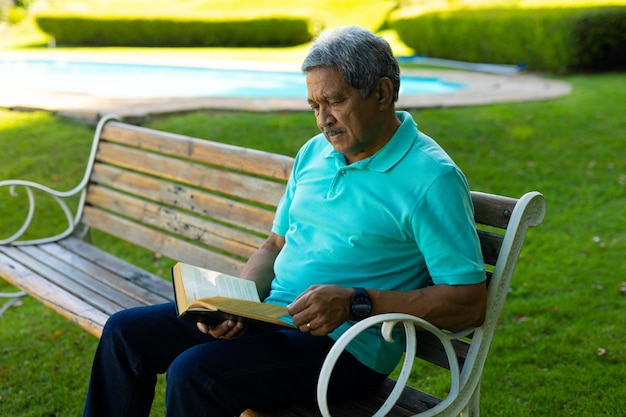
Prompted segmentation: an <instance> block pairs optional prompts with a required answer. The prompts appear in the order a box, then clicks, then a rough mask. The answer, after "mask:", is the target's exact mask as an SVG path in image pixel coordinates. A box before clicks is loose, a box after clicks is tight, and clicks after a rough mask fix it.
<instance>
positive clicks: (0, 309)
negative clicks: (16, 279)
mask: <svg viewBox="0 0 626 417" xmlns="http://www.w3.org/2000/svg"><path fill="white" fill-rule="evenodd" d="M25 295H26V293H25V292H22V291H17V292H0V298H11V300H9V301H7V302H6V303H5V304H4V305H3V306H2V307H0V317H2V314H4V312H5V311H7V310H8V309H9V307H11V306H12V305H13V304H15V303H17V302H18V301H19V298H20V297H24V296H25Z"/></svg>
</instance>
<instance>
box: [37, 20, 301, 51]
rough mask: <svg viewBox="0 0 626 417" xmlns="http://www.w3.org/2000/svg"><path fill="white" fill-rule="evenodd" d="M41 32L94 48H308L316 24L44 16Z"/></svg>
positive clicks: (268, 21) (295, 21) (40, 23)
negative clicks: (302, 45) (307, 44)
mask: <svg viewBox="0 0 626 417" xmlns="http://www.w3.org/2000/svg"><path fill="white" fill-rule="evenodd" d="M36 22H37V24H38V25H39V27H40V28H41V29H42V30H43V31H44V32H46V33H47V34H49V35H50V36H52V37H53V38H54V39H55V40H56V42H57V43H59V44H68V45H91V46H150V47H154V46H160V47H198V46H231V47H232V46H257V47H261V46H263V47H268V46H273V47H278V46H291V45H298V44H302V43H306V42H308V41H310V40H311V38H312V37H313V25H312V24H311V23H310V21H309V19H308V18H306V17H293V16H291V17H281V16H272V17H257V18H253V19H234V18H233V19H223V18H218V19H215V18H210V17H207V18H203V17H199V18H191V17H186V18H176V17H139V16H135V17H128V16H126V17H124V16H83V15H64V14H56V13H55V14H39V15H37V16H36Z"/></svg>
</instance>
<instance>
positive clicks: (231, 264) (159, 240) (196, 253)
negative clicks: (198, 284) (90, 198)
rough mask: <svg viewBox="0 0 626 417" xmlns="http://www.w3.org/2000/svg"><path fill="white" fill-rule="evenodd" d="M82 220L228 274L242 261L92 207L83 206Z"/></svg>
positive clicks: (170, 255)
mask: <svg viewBox="0 0 626 417" xmlns="http://www.w3.org/2000/svg"><path fill="white" fill-rule="evenodd" d="M83 222H84V223H85V224H86V225H87V226H90V227H93V228H95V229H98V230H101V231H103V232H105V233H110V234H112V235H114V236H124V238H125V240H127V241H129V242H131V243H134V244H136V245H139V246H142V247H144V248H146V249H149V250H151V251H153V252H156V253H160V254H163V255H165V256H167V257H169V258H172V259H176V260H179V261H181V262H185V263H189V264H193V265H197V266H201V267H205V268H210V269H213V270H217V271H221V272H223V273H226V274H231V275H239V273H240V272H241V269H242V268H243V265H244V262H243V260H239V259H235V258H231V257H229V256H226V255H223V254H220V253H215V252H212V251H210V250H207V249H206V248H202V247H199V246H197V245H194V244H192V243H189V242H186V241H184V240H181V239H177V238H175V237H172V236H169V235H165V234H163V233H160V232H158V231H156V230H152V229H149V228H147V227H145V226H141V225H139V224H136V223H133V222H131V221H128V220H126V219H123V218H121V217H119V216H115V215H113V214H111V213H107V212H104V211H102V210H98V209H96V208H94V207H89V206H87V207H85V213H84V216H83Z"/></svg>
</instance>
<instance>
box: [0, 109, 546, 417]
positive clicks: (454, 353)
mask: <svg viewBox="0 0 626 417" xmlns="http://www.w3.org/2000/svg"><path fill="white" fill-rule="evenodd" d="M292 162H293V160H292V158H290V157H287V156H283V155H276V154H271V153H267V152H262V151H257V150H251V149H245V148H240V147H236V146H231V145H225V144H221V143H216V142H211V141H207V140H202V139H197V138H192V137H186V136H181V135H176V134H171V133H166V132H161V131H157V130H152V129H147V128H143V127H138V126H133V125H129V124H125V123H121V122H119V121H117V120H115V118H114V117H113V116H107V117H105V118H103V119H102V120H101V121H100V123H99V124H98V127H97V129H96V133H95V137H94V142H93V146H92V151H91V154H90V155H89V159H88V165H87V169H86V173H85V176H84V178H83V180H82V181H81V183H80V184H79V185H78V186H77V187H76V188H74V189H73V190H70V191H68V192H64V193H60V192H57V191H54V190H51V189H49V188H47V187H45V186H42V185H39V184H35V183H32V182H27V181H20V180H8V181H0V186H8V187H12V188H15V189H16V190H18V189H20V190H21V189H24V190H26V196H27V198H28V200H29V204H30V207H31V209H34V206H35V203H36V201H37V197H38V194H39V193H42V192H43V193H47V194H51V195H53V196H54V198H55V199H56V200H57V201H58V203H59V205H60V206H61V208H62V209H63V210H64V212H65V213H66V217H67V221H68V227H67V230H65V231H63V232H62V233H60V234H59V235H57V236H54V237H51V238H46V239H40V240H35V241H20V238H21V236H22V235H23V232H24V231H25V230H27V229H28V226H29V224H30V219H31V216H32V210H31V212H29V213H27V215H26V219H25V222H24V225H23V227H21V228H20V230H18V231H16V233H15V234H14V235H13V236H11V237H9V238H7V239H5V240H3V241H1V242H0V276H2V277H3V278H5V279H6V280H7V281H9V282H10V283H12V284H14V285H15V286H17V287H18V288H20V289H21V290H23V291H24V292H26V293H28V294H30V295H32V296H33V297H35V298H36V299H38V300H39V301H41V302H42V303H43V304H45V305H46V306H48V307H50V308H52V309H53V310H55V311H57V312H59V313H60V314H61V315H63V316H65V317H66V318H68V319H70V320H71V321H73V322H75V323H76V324H78V325H79V326H81V327H83V328H84V329H86V330H87V331H88V332H90V333H91V334H93V335H95V336H99V335H100V334H101V332H102V327H103V325H104V323H105V321H106V320H107V318H108V317H109V315H111V314H112V313H114V312H116V311H118V310H121V309H125V308H128V307H132V306H137V305H145V304H154V303H162V302H167V301H171V300H172V288H171V284H170V282H168V281H167V280H165V279H163V278H162V277H159V276H155V275H153V274H151V273H148V272H146V271H144V270H142V269H140V268H138V267H136V266H134V265H131V264H129V263H127V262H125V261H123V260H121V259H119V258H117V257H115V256H113V255H111V254H109V253H107V252H105V251H103V250H102V249H99V248H97V247H95V246H94V245H92V244H90V243H89V239H88V237H89V234H88V231H89V230H90V229H98V230H101V231H103V232H106V233H108V234H111V235H114V236H116V237H119V238H121V239H124V240H125V241H128V242H131V243H133V244H135V245H139V246H141V247H144V248H147V249H149V250H150V251H153V252H155V253H158V254H161V255H163V256H166V257H167V258H170V259H173V260H179V261H183V262H187V263H191V264H195V265H200V266H206V267H209V268H211V269H215V270H220V271H223V272H226V273H230V274H235V275H236V274H238V273H239V271H240V270H241V268H242V266H243V264H244V262H245V260H246V259H247V257H248V256H249V255H250V254H251V253H252V252H253V251H254V250H255V249H256V248H257V247H258V246H259V245H260V244H261V243H262V242H263V241H264V239H265V237H266V236H267V233H268V232H269V230H270V226H271V222H272V219H273V212H274V209H275V206H276V204H277V202H278V201H279V199H280V196H281V194H282V193H283V189H284V184H285V182H286V180H287V178H288V176H289V173H290V170H291V166H292ZM22 195H24V194H22ZM72 195H80V196H81V198H80V203H79V204H78V207H77V208H76V209H75V210H72V208H70V207H69V206H68V204H67V203H66V200H65V199H66V198H68V197H70V196H72ZM472 198H473V202H474V206H475V212H476V216H475V218H476V223H477V226H478V228H479V234H480V238H481V243H482V247H483V253H484V258H485V262H486V264H487V267H488V269H489V300H488V302H489V306H488V313H487V319H486V321H485V324H484V325H483V326H481V327H480V328H477V329H469V330H468V331H466V332H462V333H459V334H451V333H449V332H445V331H440V330H439V329H436V328H432V326H430V325H429V324H428V323H423V322H421V321H420V320H419V319H417V318H411V317H410V316H404V315H400V316H398V315H383V316H382V317H380V316H378V317H376V316H375V317H371V318H369V319H367V320H364V321H363V322H361V323H360V324H359V327H364V326H365V327H367V326H369V325H372V324H373V322H378V321H380V320H382V321H386V322H387V323H389V324H385V325H383V329H389V326H393V325H394V324H396V323H397V322H401V323H405V322H406V323H409V324H405V329H407V332H408V337H407V340H408V341H409V342H408V345H407V354H406V355H405V356H406V360H405V368H404V369H403V370H402V372H401V373H400V378H399V380H400V381H401V382H400V383H398V384H397V386H396V387H397V388H396V389H395V390H394V384H395V382H394V381H393V380H391V379H388V381H387V382H386V383H385V384H384V386H383V387H382V388H381V389H380V390H379V392H378V393H377V395H368V396H367V398H363V399H362V400H359V401H356V402H345V403H338V404H332V405H330V410H331V411H332V415H333V416H350V417H354V416H360V415H372V414H373V413H374V412H375V411H376V410H377V409H378V408H379V407H380V406H381V404H382V403H383V402H384V401H385V398H386V397H387V395H388V394H389V393H390V392H392V391H393V393H394V395H395V394H396V393H401V394H402V395H401V397H400V399H399V400H398V402H397V404H396V405H395V406H393V404H390V407H387V406H385V407H386V408H385V409H383V410H382V411H381V414H380V415H393V416H406V415H414V414H416V413H419V412H422V411H426V413H424V414H420V415H421V416H422V415H423V416H430V415H446V416H448V415H450V416H451V415H458V414H459V413H460V412H461V411H463V410H465V411H466V412H467V413H468V414H465V415H478V408H479V386H480V378H481V375H482V369H483V365H484V363H485V360H486V357H487V353H488V349H489V345H490V342H491V339H492V337H493V333H494V330H495V325H496V321H497V320H498V317H499V315H500V311H501V309H502V306H503V303H504V300H505V298H506V294H507V291H508V288H509V283H510V280H511V277H512V274H513V271H514V269H515V265H516V262H517V258H518V255H519V253H520V249H521V247H522V244H523V241H524V237H525V235H526V231H527V229H528V227H530V226H535V225H538V224H539V223H540V222H541V221H542V219H543V216H544V213H545V200H544V199H543V196H542V195H541V194H539V193H537V192H530V193H528V194H526V195H524V196H522V197H521V198H520V199H514V198H509V197H504V196H497V195H490V194H485V193H479V192H472ZM483 225H485V227H484V226H483ZM414 322H415V323H416V324H417V325H419V326H422V327H424V328H426V329H427V330H429V332H418V334H419V335H418V337H417V341H418V343H417V346H415V343H414V342H415V337H413V336H411V335H412V334H413V335H414V325H413V324H412V323H414ZM356 330H358V329H356ZM356 330H355V331H356ZM431 332H432V333H431ZM345 341H346V340H345V339H341V340H340V341H339V342H338V344H337V346H336V347H335V348H334V349H333V351H332V352H331V354H330V355H329V358H328V359H327V361H326V363H325V365H324V369H323V370H322V374H321V377H320V385H319V392H318V401H319V402H320V405H321V408H322V409H325V407H326V402H325V401H326V400H325V390H326V387H325V383H326V382H327V379H328V377H329V375H330V370H331V368H332V364H333V360H334V359H333V355H335V356H336V355H337V354H338V352H339V351H340V350H341V349H342V344H344V342H345ZM413 351H415V353H414V352H413ZM415 357H418V358H420V359H423V360H426V361H429V362H431V363H435V364H437V365H439V366H442V367H444V368H448V369H450V370H451V374H452V377H451V384H452V386H451V388H450V394H449V395H448V396H447V397H446V398H444V399H443V401H442V400H440V399H438V398H435V397H433V396H431V395H429V394H427V393H423V392H421V391H419V390H418V389H416V388H413V387H410V386H406V387H404V383H405V382H406V378H408V372H410V368H411V366H412V365H411V363H412V360H413V359H415ZM390 402H393V401H390ZM269 408H271V404H268V409H269ZM388 408H390V409H388ZM244 415H247V416H253V415H257V416H309V415H310V416H316V415H320V412H319V411H318V408H317V407H314V406H312V407H299V408H293V409H290V410H268V411H259V410H256V411H252V410H248V411H246V412H245V413H244Z"/></svg>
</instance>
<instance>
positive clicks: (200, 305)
mask: <svg viewBox="0 0 626 417" xmlns="http://www.w3.org/2000/svg"><path fill="white" fill-rule="evenodd" d="M172 281H173V283H174V296H175V299H176V309H177V311H178V317H180V318H185V319H190V320H195V321H200V322H203V323H207V324H211V325H212V324H218V323H221V322H222V321H224V320H242V321H247V322H256V323H257V324H258V323H262V324H264V325H267V324H270V325H278V326H285V327H294V328H295V326H294V325H293V324H291V323H290V322H289V321H287V319H288V317H289V313H288V312H287V307H283V306H277V305H274V304H266V303H262V302H261V301H260V299H259V294H258V292H257V289H256V284H255V283H254V281H249V280H246V279H243V278H237V277H233V276H231V275H227V274H222V273H220V272H216V271H211V270H210V269H205V268H200V267H197V266H193V265H189V264H185V263H182V262H178V263H177V264H176V265H174V267H173V268H172Z"/></svg>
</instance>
